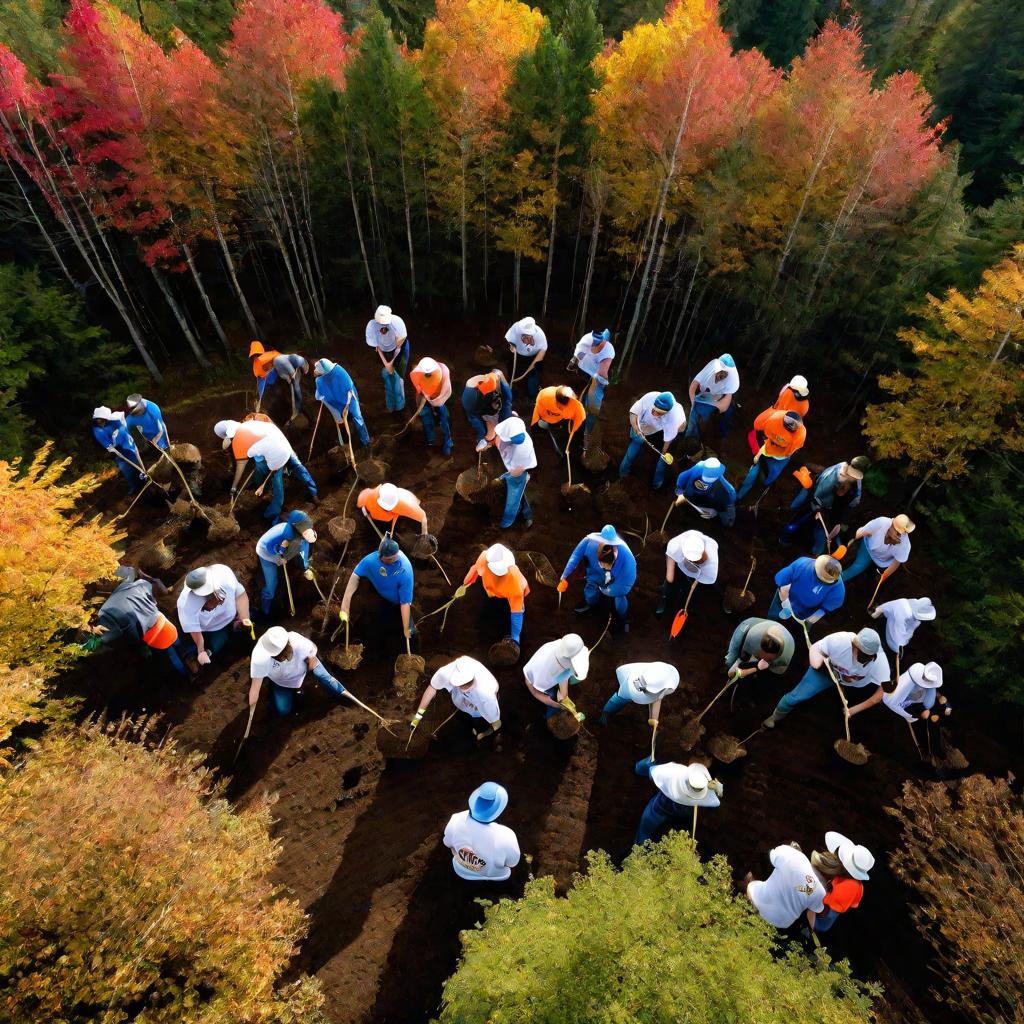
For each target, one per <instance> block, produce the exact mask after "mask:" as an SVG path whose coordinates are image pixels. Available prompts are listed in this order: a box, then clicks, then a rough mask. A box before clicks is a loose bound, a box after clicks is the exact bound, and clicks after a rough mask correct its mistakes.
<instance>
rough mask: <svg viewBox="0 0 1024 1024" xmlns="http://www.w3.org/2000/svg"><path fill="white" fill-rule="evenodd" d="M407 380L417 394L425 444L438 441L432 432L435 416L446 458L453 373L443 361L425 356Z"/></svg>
mask: <svg viewBox="0 0 1024 1024" xmlns="http://www.w3.org/2000/svg"><path fill="white" fill-rule="evenodd" d="M409 380H411V381H412V386H413V387H414V388H415V389H416V394H418V395H419V396H420V400H419V405H417V406H416V412H417V413H418V414H419V417H420V422H421V423H422V424H423V436H424V437H425V438H426V439H427V447H428V448H433V447H434V445H435V444H437V440H436V435H435V434H434V417H435V416H436V417H437V425H438V426H439V427H440V428H441V451H442V453H443V454H444V455H445V457H447V456H449V455H451V453H452V448H453V447H454V446H453V444H452V431H451V423H450V421H449V418H448V399H449V398H451V397H452V375H451V371H450V370H449V369H448V367H447V366H445V364H444V363H439V362H437V360H435V359H431V358H430V357H429V356H424V357H423V358H422V359H421V360H420V361H419V362H418V363H417V364H416V365H415V366H414V367H413V369H412V370H411V371H410V372H409Z"/></svg>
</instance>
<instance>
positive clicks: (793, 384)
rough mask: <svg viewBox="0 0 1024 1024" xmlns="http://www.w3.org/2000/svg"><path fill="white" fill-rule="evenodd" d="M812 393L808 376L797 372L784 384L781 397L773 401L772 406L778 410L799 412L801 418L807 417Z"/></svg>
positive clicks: (780, 392) (780, 393)
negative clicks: (808, 383) (809, 398)
mask: <svg viewBox="0 0 1024 1024" xmlns="http://www.w3.org/2000/svg"><path fill="white" fill-rule="evenodd" d="M810 393H811V389H810V388H809V387H808V385H807V378H806V377H803V376H801V375H800V374H797V375H796V376H795V377H794V378H793V379H792V380H791V381H790V382H789V383H788V384H783V386H782V389H781V390H780V391H779V397H778V398H776V399H775V401H774V402H773V403H772V408H773V409H774V410H776V411H777V412H778V411H781V412H795V413H799V414H800V418H801V419H805V418H806V417H807V411H808V410H809V409H810V407H811V403H810V402H809V401H808V397H809V395H810Z"/></svg>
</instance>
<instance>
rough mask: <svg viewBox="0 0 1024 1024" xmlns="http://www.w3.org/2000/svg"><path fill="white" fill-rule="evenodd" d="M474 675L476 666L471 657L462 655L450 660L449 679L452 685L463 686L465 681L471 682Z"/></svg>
mask: <svg viewBox="0 0 1024 1024" xmlns="http://www.w3.org/2000/svg"><path fill="white" fill-rule="evenodd" d="M475 677H476V666H475V665H474V664H473V659H472V658H467V657H466V656H465V655H463V656H462V657H461V658H456V659H455V660H454V661H453V662H452V674H451V681H452V684H453V685H454V686H465V685H466V683H471V682H473V680H474V678H475Z"/></svg>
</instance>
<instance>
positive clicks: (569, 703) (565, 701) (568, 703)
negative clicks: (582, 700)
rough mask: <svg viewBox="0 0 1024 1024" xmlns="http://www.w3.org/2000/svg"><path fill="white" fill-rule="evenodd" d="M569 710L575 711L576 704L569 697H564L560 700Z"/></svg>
mask: <svg viewBox="0 0 1024 1024" xmlns="http://www.w3.org/2000/svg"><path fill="white" fill-rule="evenodd" d="M558 703H559V704H561V705H562V707H563V708H565V709H566V710H567V711H575V710H576V705H575V704H573V702H572V701H571V700H570V699H569V698H568V697H563V698H562V699H561V700H560V701H559V702H558Z"/></svg>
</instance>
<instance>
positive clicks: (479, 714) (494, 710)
mask: <svg viewBox="0 0 1024 1024" xmlns="http://www.w3.org/2000/svg"><path fill="white" fill-rule="evenodd" d="M469 660H470V661H472V662H473V666H474V667H473V686H472V688H470V689H469V690H459V689H457V688H456V686H455V684H454V683H453V682H452V681H451V676H452V672H453V671H454V665H455V662H451V663H450V664H448V665H444V666H443V667H441V668H439V669H438V670H437V671H436V672H435V673H434V675H433V678H432V679H431V680H430V685H431V686H432V687H433V688H434V689H435V690H448V692H449V693H450V694H451V696H452V703H453V704H454V705H455V706H456V707H457V708H458V709H459V710H460V711H465V712H466V713H467V714H470V715H472V716H473V717H474V718H482V719H483V720H484V721H485V722H487V723H488V724H489V725H493V724H494V723H495V722H497V721H500V720H501V710H500V708H499V707H498V680H497V679H495V678H494V676H493V675H492V674H491V673H490V672H489V671H488V670H487V668H485V667H484V666H483V665H481V664H480V662H479V661H477V660H476V659H475V658H470V659H469Z"/></svg>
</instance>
